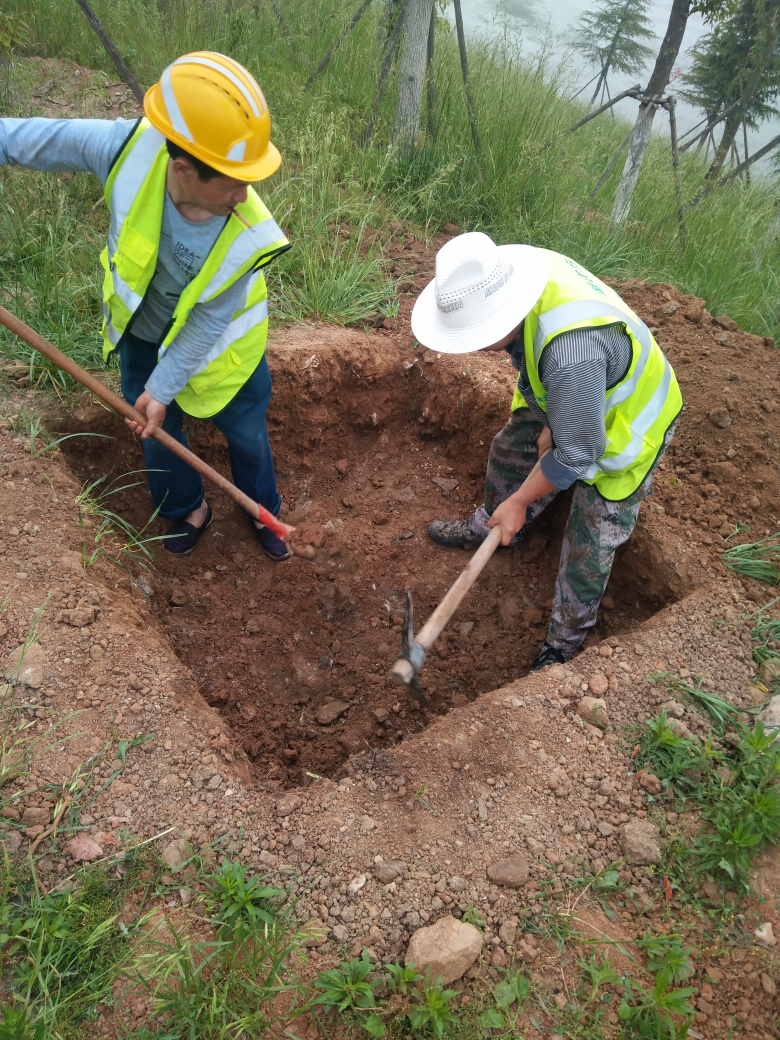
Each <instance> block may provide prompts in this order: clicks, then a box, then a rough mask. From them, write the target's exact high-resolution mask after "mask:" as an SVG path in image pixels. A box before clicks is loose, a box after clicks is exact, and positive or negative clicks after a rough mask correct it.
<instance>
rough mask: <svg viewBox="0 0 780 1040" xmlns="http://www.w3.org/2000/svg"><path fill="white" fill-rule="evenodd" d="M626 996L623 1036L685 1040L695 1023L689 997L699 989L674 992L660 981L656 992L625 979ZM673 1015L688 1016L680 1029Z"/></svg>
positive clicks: (620, 1013) (622, 1011)
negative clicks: (683, 1038)
mask: <svg viewBox="0 0 780 1040" xmlns="http://www.w3.org/2000/svg"><path fill="white" fill-rule="evenodd" d="M623 984H624V988H625V992H624V996H623V1000H622V1001H621V1002H620V1006H619V1008H618V1018H619V1019H620V1022H621V1023H622V1029H621V1036H623V1037H625V1038H626V1040H628V1038H629V1037H631V1038H632V1040H633V1038H634V1037H643V1038H644V1037H647V1038H648V1040H649V1038H652V1040H681V1038H682V1037H685V1036H686V1035H687V1032H688V1028H689V1026H690V1024H691V1022H692V1021H693V1016H694V1014H695V1012H694V1009H693V1008H692V1007H691V1006H690V1004H689V1003H688V997H690V996H692V994H694V993H695V992H696V990H695V988H693V987H691V988H689V989H675V990H670V989H668V988H667V986H666V985H665V984H664V982H663V980H662V979H661V978H660V977H658V978H656V980H655V984H654V985H653V986H652V988H649V989H648V988H646V987H644V986H641V985H640V984H639V983H638V982H635V981H633V980H631V979H628V978H626V979H624V983H623ZM672 1015H683V1016H687V1017H686V1018H685V1019H684V1021H683V1023H682V1025H680V1027H679V1028H678V1026H677V1024H676V1023H675V1021H674V1019H673V1018H672ZM629 1030H630V1032H629Z"/></svg>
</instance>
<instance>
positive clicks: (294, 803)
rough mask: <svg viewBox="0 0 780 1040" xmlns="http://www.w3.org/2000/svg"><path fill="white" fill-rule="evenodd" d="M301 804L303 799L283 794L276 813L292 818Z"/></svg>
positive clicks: (295, 795)
mask: <svg viewBox="0 0 780 1040" xmlns="http://www.w3.org/2000/svg"><path fill="white" fill-rule="evenodd" d="M300 804H301V799H300V797H299V795H297V794H283V795H282V797H281V798H280V799H279V800H278V801H277V803H276V811H277V813H278V814H279V816H290V815H292V813H294V812H295V810H296V809H297V808H298V806H299V805H300Z"/></svg>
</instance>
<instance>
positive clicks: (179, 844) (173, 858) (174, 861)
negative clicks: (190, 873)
mask: <svg viewBox="0 0 780 1040" xmlns="http://www.w3.org/2000/svg"><path fill="white" fill-rule="evenodd" d="M190 855H191V853H190V850H189V848H188V846H187V842H186V841H185V840H184V838H175V839H174V840H173V841H169V842H168V844H167V845H166V846H165V848H164V849H163V850H162V852H161V854H160V857H161V859H162V861H163V863H164V864H165V865H166V867H168V869H169V870H173V871H176V870H178V869H179V867H180V866H181V865H182V864H183V863H186V861H187V860H188V859H189V858H190Z"/></svg>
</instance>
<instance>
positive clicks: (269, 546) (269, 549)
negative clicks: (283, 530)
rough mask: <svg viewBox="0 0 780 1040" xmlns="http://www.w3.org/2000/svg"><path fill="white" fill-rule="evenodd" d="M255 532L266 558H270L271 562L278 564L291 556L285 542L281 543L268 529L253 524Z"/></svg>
mask: <svg viewBox="0 0 780 1040" xmlns="http://www.w3.org/2000/svg"><path fill="white" fill-rule="evenodd" d="M255 531H256V532H257V537H258V540H259V542H260V544H261V545H262V547H263V549H264V550H265V554H266V556H270V557H271V559H272V560H276V562H277V563H279V562H280V561H281V560H289V559H290V557H291V556H292V555H293V551H292V549H291V548H290V546H289V545H288V544H287V542H283V541H282V539H281V538H279V537H278V536H277V535H275V534H274V533H273V531H272V530H271V529H270V528H269V527H258V526H257V524H255Z"/></svg>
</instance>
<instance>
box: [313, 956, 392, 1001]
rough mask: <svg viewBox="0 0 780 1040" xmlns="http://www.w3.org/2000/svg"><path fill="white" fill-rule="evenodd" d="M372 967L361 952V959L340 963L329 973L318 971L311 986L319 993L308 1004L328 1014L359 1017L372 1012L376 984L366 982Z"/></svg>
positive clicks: (355, 958)
mask: <svg viewBox="0 0 780 1040" xmlns="http://www.w3.org/2000/svg"><path fill="white" fill-rule="evenodd" d="M372 967H373V965H372V964H371V961H370V960H369V957H368V951H367V950H366V949H364V950H363V955H362V957H360V958H357V957H354V958H353V959H352V960H351V961H342V962H341V964H340V965H339V966H338V968H331V969H330V971H321V972H320V973H319V975H317V977H316V978H315V979H314V983H313V985H314V987H315V989H318V990H321V992H320V994H319V995H318V996H317V997H315V998H314V1000H313V1001H312V1003H313V1004H314V1005H319V1006H321V1007H323V1008H324V1009H325V1010H326V1011H327V1012H329V1013H330V1014H334V1013H335V1012H338V1013H339V1014H344V1013H345V1012H347V1013H352V1014H357V1015H360V1014H361V1013H363V1012H365V1011H366V1009H367V1008H376V1006H377V1004H376V998H375V997H374V990H375V989H376V987H377V986H378V985H379V981H380V980H379V979H376V980H374V981H373V982H371V981H367V977H368V975H369V973H370V972H371V970H372Z"/></svg>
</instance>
